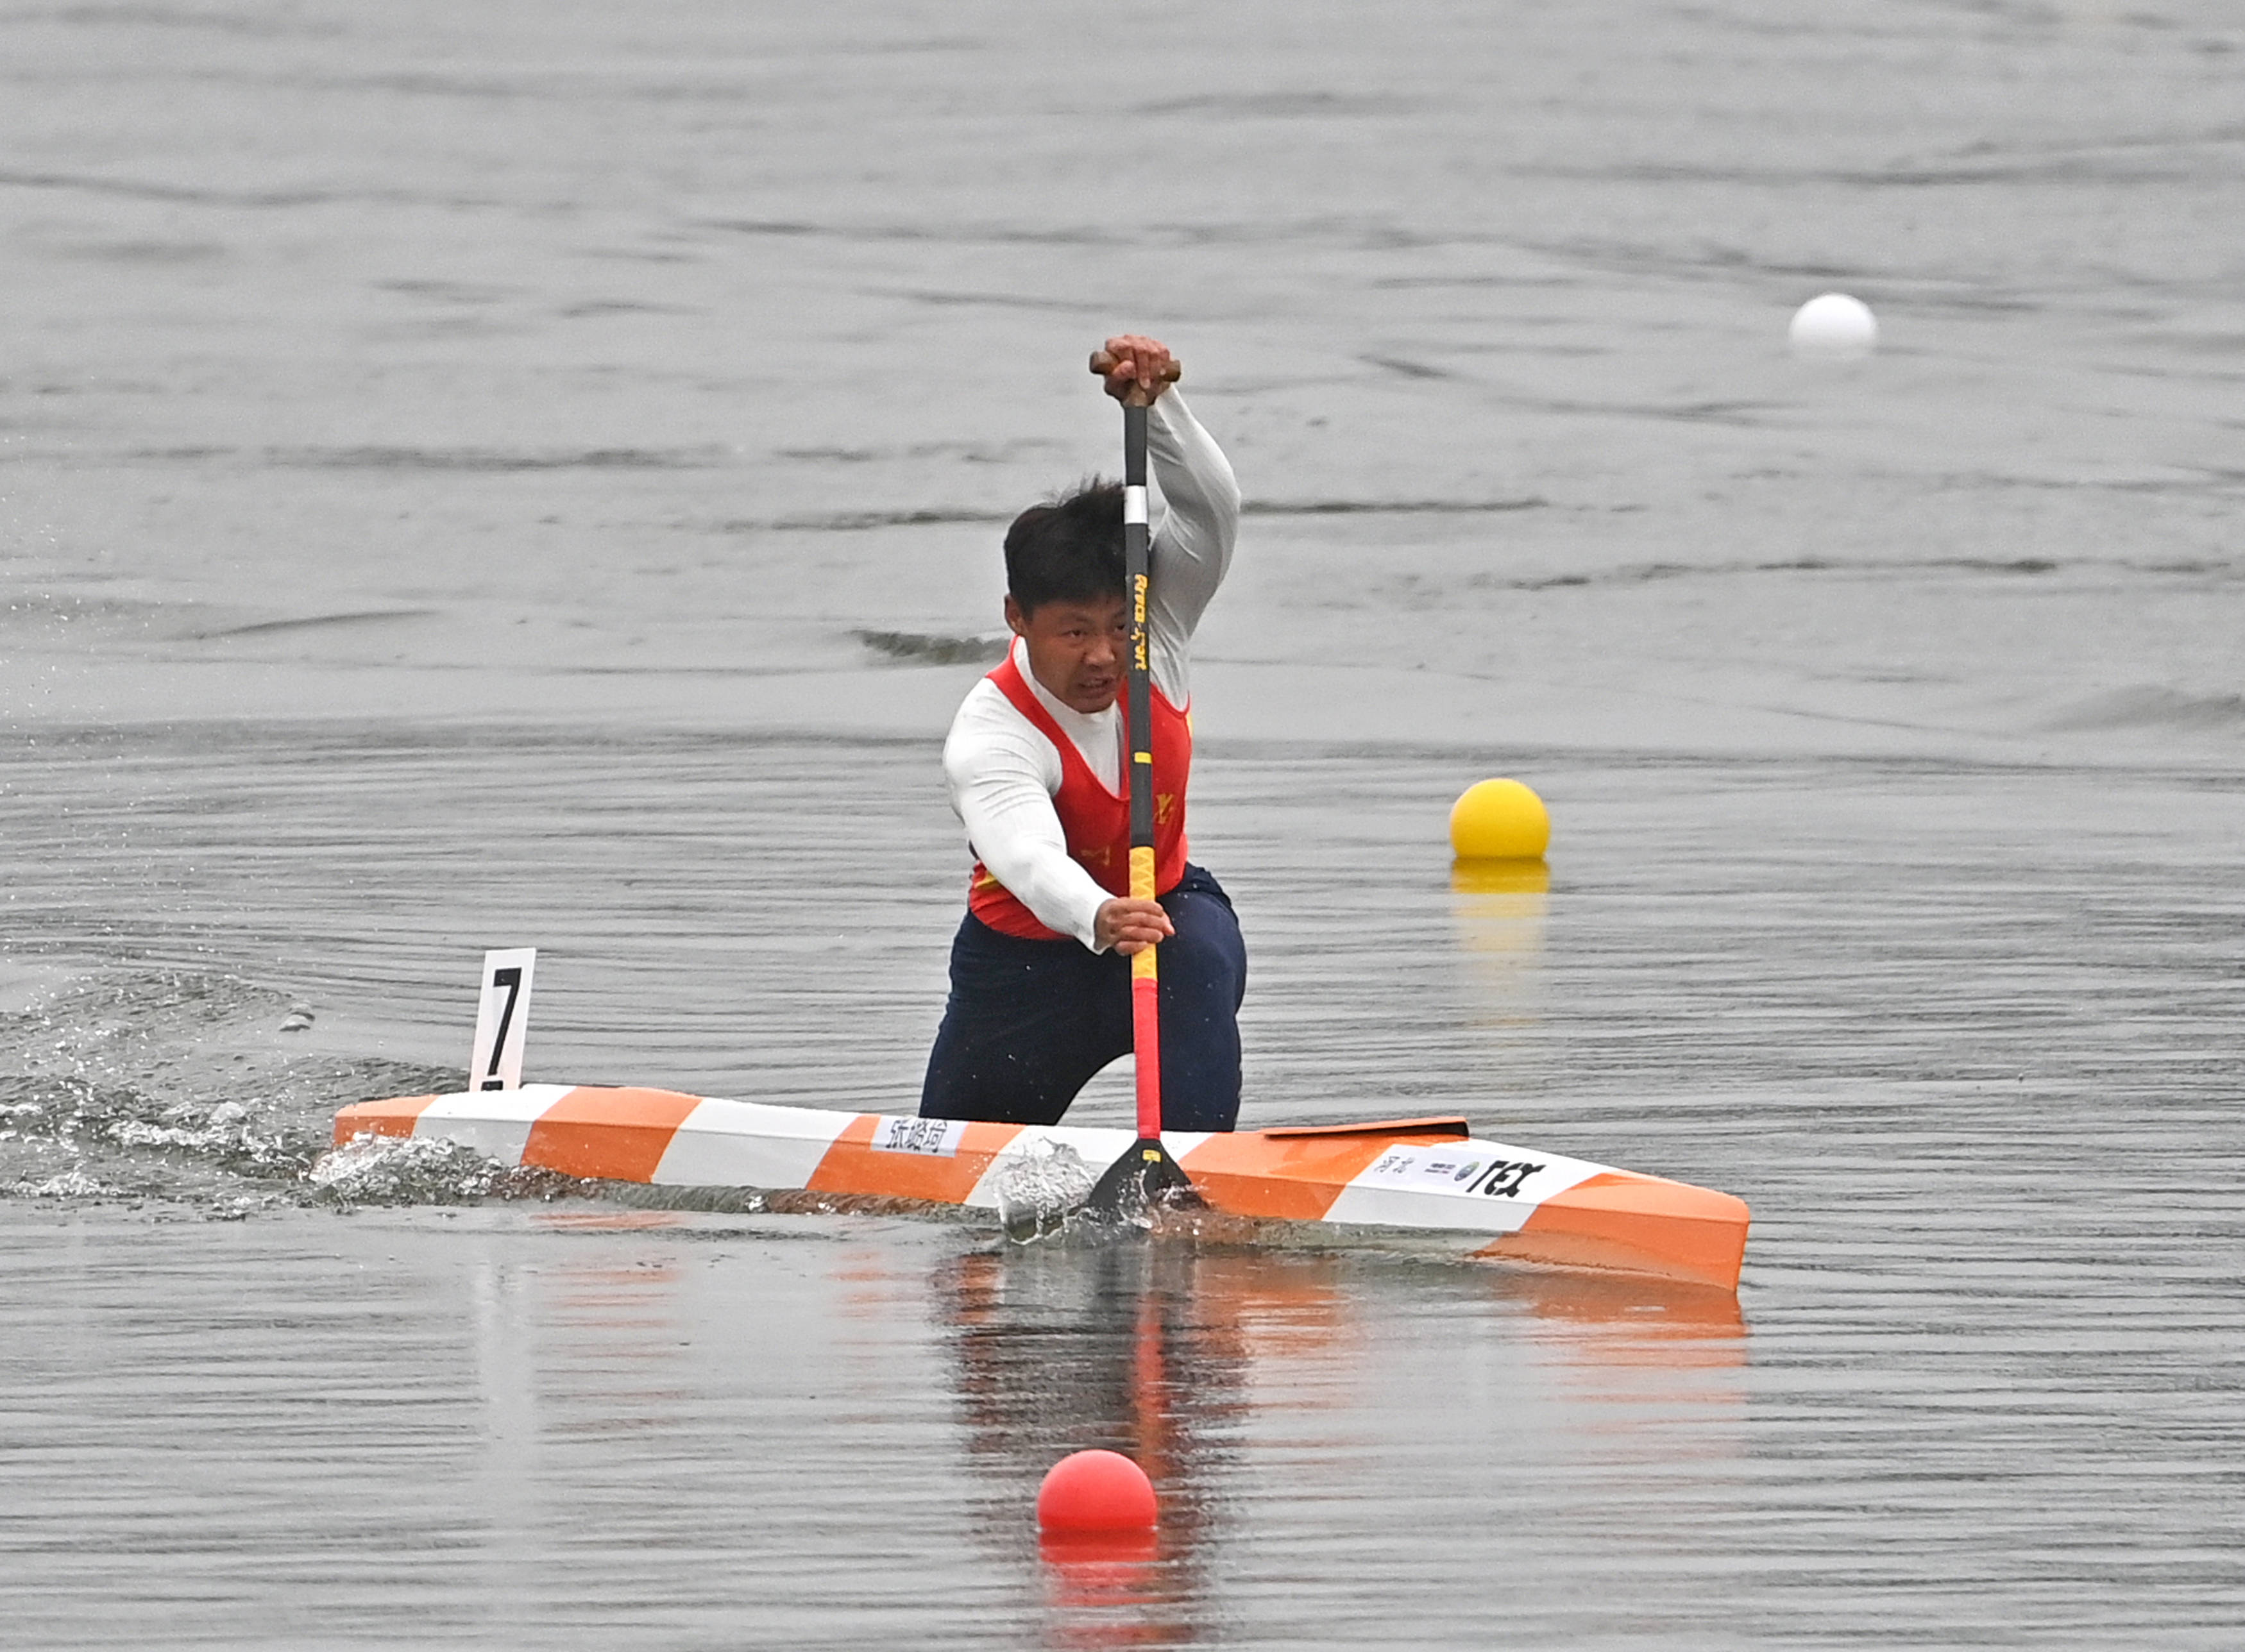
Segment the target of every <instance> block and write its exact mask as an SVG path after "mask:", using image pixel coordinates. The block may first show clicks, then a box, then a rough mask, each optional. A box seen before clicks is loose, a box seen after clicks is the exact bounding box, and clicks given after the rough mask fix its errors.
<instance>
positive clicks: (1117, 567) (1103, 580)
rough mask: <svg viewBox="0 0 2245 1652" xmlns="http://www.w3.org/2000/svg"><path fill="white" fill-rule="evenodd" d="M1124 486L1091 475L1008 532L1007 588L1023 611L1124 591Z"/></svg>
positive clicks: (1035, 507) (1021, 518) (1026, 514)
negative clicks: (1078, 485)
mask: <svg viewBox="0 0 2245 1652" xmlns="http://www.w3.org/2000/svg"><path fill="white" fill-rule="evenodd" d="M1006 589H1007V592H1009V593H1010V594H1011V595H1012V597H1013V599H1014V601H1015V602H1017V603H1019V604H1021V612H1022V613H1024V614H1028V613H1035V612H1036V611H1037V610H1038V609H1039V608H1041V607H1042V606H1044V605H1045V604H1046V603H1048V602H1096V601H1098V600H1099V599H1102V598H1103V597H1119V596H1121V595H1122V594H1123V484H1121V483H1120V482H1109V481H1108V480H1106V479H1105V478H1104V477H1092V478H1091V479H1090V480H1089V481H1088V482H1086V483H1084V484H1082V485H1081V486H1080V487H1078V488H1077V489H1076V490H1075V492H1073V493H1064V494H1061V495H1058V496H1056V497H1055V498H1050V499H1048V500H1046V501H1045V502H1044V503H1043V504H1033V505H1031V506H1030V507H1029V508H1028V510H1026V511H1022V512H1021V515H1019V516H1017V517H1015V518H1014V525H1013V526H1012V527H1010V528H1007V530H1006Z"/></svg>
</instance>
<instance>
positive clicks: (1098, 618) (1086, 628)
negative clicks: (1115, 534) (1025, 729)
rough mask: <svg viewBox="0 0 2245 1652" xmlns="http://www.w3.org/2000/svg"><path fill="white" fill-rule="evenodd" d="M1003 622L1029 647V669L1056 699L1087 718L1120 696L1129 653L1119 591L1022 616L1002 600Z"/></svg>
mask: <svg viewBox="0 0 2245 1652" xmlns="http://www.w3.org/2000/svg"><path fill="white" fill-rule="evenodd" d="M1006 623H1007V625H1009V626H1012V627H1013V628H1014V635H1015V636H1017V637H1020V638H1021V639H1022V640H1024V641H1026V642H1027V643H1028V645H1029V669H1030V670H1031V671H1033V672H1034V673H1035V674H1036V678H1037V680H1038V681H1039V682H1041V683H1042V684H1043V685H1044V686H1045V689H1046V691H1047V692H1048V693H1049V694H1051V695H1052V696H1053V697H1054V698H1055V699H1056V700H1058V701H1060V702H1061V704H1062V705H1064V706H1066V707H1067V708H1068V709H1069V710H1071V711H1080V712H1082V713H1084V714H1086V715H1087V716H1088V715H1089V714H1092V713H1093V712H1099V711H1104V710H1106V709H1107V708H1108V707H1109V706H1111V705H1113V704H1114V703H1115V696H1116V694H1121V693H1122V692H1123V660H1125V659H1126V658H1127V657H1128V655H1129V651H1130V616H1129V605H1128V604H1127V603H1125V602H1124V601H1123V596H1122V593H1121V592H1116V594H1115V595H1114V596H1111V597H1099V598H1095V599H1093V600H1091V601H1089V602H1059V601H1055V602H1045V603H1040V604H1038V605H1037V606H1036V608H1035V609H1034V610H1033V611H1032V612H1030V613H1023V612H1022V611H1021V604H1020V603H1018V602H1016V601H1014V599H1013V598H1011V597H1007V599H1006Z"/></svg>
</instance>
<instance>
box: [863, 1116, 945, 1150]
mask: <svg viewBox="0 0 2245 1652" xmlns="http://www.w3.org/2000/svg"><path fill="white" fill-rule="evenodd" d="M965 1134H967V1121H965V1120H964V1119H887V1118H885V1119H882V1120H881V1121H879V1122H878V1123H877V1124H875V1125H874V1126H873V1151H874V1152H876V1153H925V1154H932V1155H933V1156H935V1157H937V1158H943V1159H949V1158H953V1157H955V1156H957V1154H958V1152H959V1141H960V1137H961V1136H963V1135H965Z"/></svg>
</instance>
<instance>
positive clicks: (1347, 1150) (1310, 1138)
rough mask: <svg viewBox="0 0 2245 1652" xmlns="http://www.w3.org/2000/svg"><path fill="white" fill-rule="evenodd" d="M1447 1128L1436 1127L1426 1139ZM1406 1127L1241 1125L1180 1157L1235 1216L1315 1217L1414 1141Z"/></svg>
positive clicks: (1210, 1197) (1209, 1195)
mask: <svg viewBox="0 0 2245 1652" xmlns="http://www.w3.org/2000/svg"><path fill="white" fill-rule="evenodd" d="M1445 1134H1448V1133H1447V1132H1446V1131H1441V1130H1430V1131H1429V1132H1428V1134H1427V1135H1426V1137H1424V1138H1423V1139H1424V1140H1428V1141H1438V1140H1441V1138H1442V1137H1443V1136H1444V1135H1445ZM1421 1139H1422V1138H1421V1137H1419V1136H1417V1135H1414V1134H1413V1133H1412V1131H1411V1129H1410V1127H1408V1126H1405V1127H1403V1128H1402V1129H1401V1130H1400V1131H1397V1132H1395V1133H1394V1134H1385V1133H1383V1134H1380V1135H1373V1136H1362V1135H1342V1134H1333V1135H1299V1134H1288V1135H1279V1136H1271V1135H1265V1134H1264V1133H1263V1132H1262V1131H1260V1130H1242V1131H1239V1132H1238V1133H1237V1134H1231V1135H1212V1136H1211V1137H1210V1138H1209V1139H1208V1140H1207V1141H1204V1142H1202V1143H1201V1144H1200V1146H1198V1147H1197V1148H1194V1149H1193V1150H1192V1151H1191V1152H1190V1153H1188V1154H1185V1155H1184V1157H1183V1158H1182V1159H1180V1160H1178V1161H1177V1163H1178V1166H1179V1167H1180V1168H1182V1169H1183V1170H1184V1173H1185V1174H1186V1175H1189V1176H1190V1177H1191V1178H1192V1183H1193V1186H1194V1188H1196V1189H1197V1190H1198V1192H1199V1194H1200V1195H1201V1197H1202V1198H1204V1199H1205V1200H1207V1201H1208V1202H1209V1203H1211V1205H1214V1206H1215V1207H1216V1208H1217V1209H1218V1210H1223V1211H1228V1212H1229V1213H1230V1214H1231V1215H1235V1216H1272V1217H1276V1218H1278V1219H1279V1220H1281V1221H1285V1222H1316V1221H1318V1220H1319V1218H1321V1217H1322V1216H1323V1215H1325V1214H1326V1211H1328V1210H1330V1209H1332V1208H1333V1201H1334V1200H1335V1199H1338V1198H1339V1197H1340V1191H1341V1189H1342V1188H1346V1186H1348V1184H1349V1183H1350V1182H1351V1181H1354V1180H1355V1179H1356V1178H1357V1177H1358V1176H1359V1175H1362V1174H1363V1173H1364V1171H1365V1169H1366V1168H1367V1166H1369V1165H1370V1164H1371V1163H1372V1161H1373V1160H1374V1159H1377V1158H1378V1157H1379V1156H1380V1154H1383V1153H1385V1152H1387V1149H1388V1148H1392V1147H1394V1145H1395V1144H1396V1143H1397V1142H1398V1141H1419V1140H1421Z"/></svg>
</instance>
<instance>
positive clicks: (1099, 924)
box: [1091, 895, 1177, 958]
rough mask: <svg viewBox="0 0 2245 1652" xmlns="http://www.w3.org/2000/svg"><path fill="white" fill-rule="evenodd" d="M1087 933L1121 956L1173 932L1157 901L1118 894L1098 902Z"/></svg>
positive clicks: (1128, 954)
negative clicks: (1097, 907) (1089, 932)
mask: <svg viewBox="0 0 2245 1652" xmlns="http://www.w3.org/2000/svg"><path fill="white" fill-rule="evenodd" d="M1091 932H1092V935H1093V937H1094V938H1095V939H1096V940H1097V941H1098V943H1099V945H1100V950H1101V951H1106V950H1107V949H1108V948H1109V947H1112V948H1113V949H1114V950H1115V951H1116V952H1118V953H1120V954H1121V955H1122V956H1123V957H1124V958H1128V957H1129V956H1130V955H1131V954H1132V953H1133V952H1143V951H1145V950H1146V949H1147V948H1148V947H1150V946H1151V945H1153V944H1155V943H1156V941H1165V940H1167V939H1169V938H1170V936H1172V935H1174V934H1176V933H1177V930H1176V928H1175V926H1173V925H1172V924H1170V915H1169V914H1168V913H1167V912H1165V911H1163V910H1162V904H1161V902H1159V901H1138V900H1133V899H1131V898H1130V897H1129V896H1127V895H1118V896H1116V897H1115V898H1114V899H1113V900H1111V901H1102V902H1101V903H1100V904H1099V911H1098V912H1097V913H1096V914H1095V916H1094V917H1093V918H1092V920H1091Z"/></svg>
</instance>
